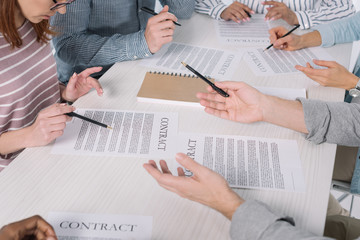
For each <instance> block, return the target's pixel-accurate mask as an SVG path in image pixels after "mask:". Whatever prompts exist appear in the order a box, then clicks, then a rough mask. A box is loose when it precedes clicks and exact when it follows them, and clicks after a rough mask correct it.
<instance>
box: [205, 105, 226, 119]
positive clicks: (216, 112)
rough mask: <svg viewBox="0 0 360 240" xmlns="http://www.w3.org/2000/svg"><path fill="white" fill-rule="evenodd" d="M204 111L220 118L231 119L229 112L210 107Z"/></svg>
mask: <svg viewBox="0 0 360 240" xmlns="http://www.w3.org/2000/svg"><path fill="white" fill-rule="evenodd" d="M204 111H205V112H206V113H208V114H211V115H214V116H216V117H219V118H223V119H230V116H229V113H228V112H227V111H222V110H218V109H214V108H210V107H205V109H204Z"/></svg>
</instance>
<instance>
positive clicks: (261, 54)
mask: <svg viewBox="0 0 360 240" xmlns="http://www.w3.org/2000/svg"><path fill="white" fill-rule="evenodd" d="M263 50H264V49H263V48H248V49H246V50H242V51H244V55H243V59H244V60H245V61H246V62H247V63H248V64H249V66H250V68H251V69H252V70H253V72H254V73H255V74H256V75H258V76H271V75H276V74H289V73H290V74H291V73H301V72H300V71H298V70H296V69H295V65H302V66H306V63H307V62H309V63H310V64H311V65H312V66H313V67H314V68H318V69H319V68H321V67H319V66H317V65H315V64H314V63H313V62H312V60H313V59H321V60H327V61H334V58H333V57H331V56H330V55H329V54H328V53H327V52H326V51H325V50H324V49H322V48H321V47H314V48H305V49H301V50H297V51H283V50H277V49H275V48H270V49H269V50H267V51H263Z"/></svg>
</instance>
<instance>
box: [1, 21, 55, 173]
mask: <svg viewBox="0 0 360 240" xmlns="http://www.w3.org/2000/svg"><path fill="white" fill-rule="evenodd" d="M18 31H19V34H20V36H21V38H22V41H23V44H22V46H21V47H20V48H14V49H12V48H11V46H10V44H9V43H8V42H7V41H6V40H5V38H4V36H3V35H2V34H1V33H0V135H1V134H3V133H4V132H7V131H14V130H18V129H21V128H24V127H27V126H30V125H31V124H32V123H33V122H34V121H35V119H36V117H37V114H38V113H39V112H40V111H41V110H42V109H44V108H46V107H48V106H50V105H52V104H54V103H56V102H59V101H60V90H59V82H58V79H57V73H56V63H55V60H54V57H53V55H52V52H51V48H50V44H43V43H39V42H37V41H36V32H35V31H34V29H33V27H32V25H31V23H30V22H29V21H26V22H25V23H24V24H23V26H21V27H20V28H19V29H18ZM20 152H21V151H18V152H15V153H11V154H7V155H1V154H0V171H1V170H3V169H4V168H5V167H6V166H8V165H9V164H10V162H11V161H12V160H13V159H14V158H15V157H16V156H17V155H18V154H19V153H20Z"/></svg>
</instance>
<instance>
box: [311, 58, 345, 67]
mask: <svg viewBox="0 0 360 240" xmlns="http://www.w3.org/2000/svg"><path fill="white" fill-rule="evenodd" d="M313 62H314V63H315V64H316V65H319V66H322V67H328V68H333V67H337V66H338V65H339V64H338V63H337V62H335V61H325V60H317V59H313Z"/></svg>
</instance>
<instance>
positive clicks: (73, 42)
mask: <svg viewBox="0 0 360 240" xmlns="http://www.w3.org/2000/svg"><path fill="white" fill-rule="evenodd" d="M53 43H54V46H55V48H56V50H57V54H58V56H59V57H60V58H61V59H62V60H63V61H64V62H66V63H68V64H73V65H85V66H87V67H92V66H103V65H111V64H114V63H115V62H121V61H128V60H135V59H138V58H146V57H149V56H151V53H150V51H149V48H148V46H147V43H146V39H145V36H144V31H143V30H142V31H139V32H136V33H132V34H127V35H121V34H114V35H112V36H111V37H101V36H99V35H96V34H88V33H77V34H64V35H62V36H59V37H56V38H54V40H53Z"/></svg>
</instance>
